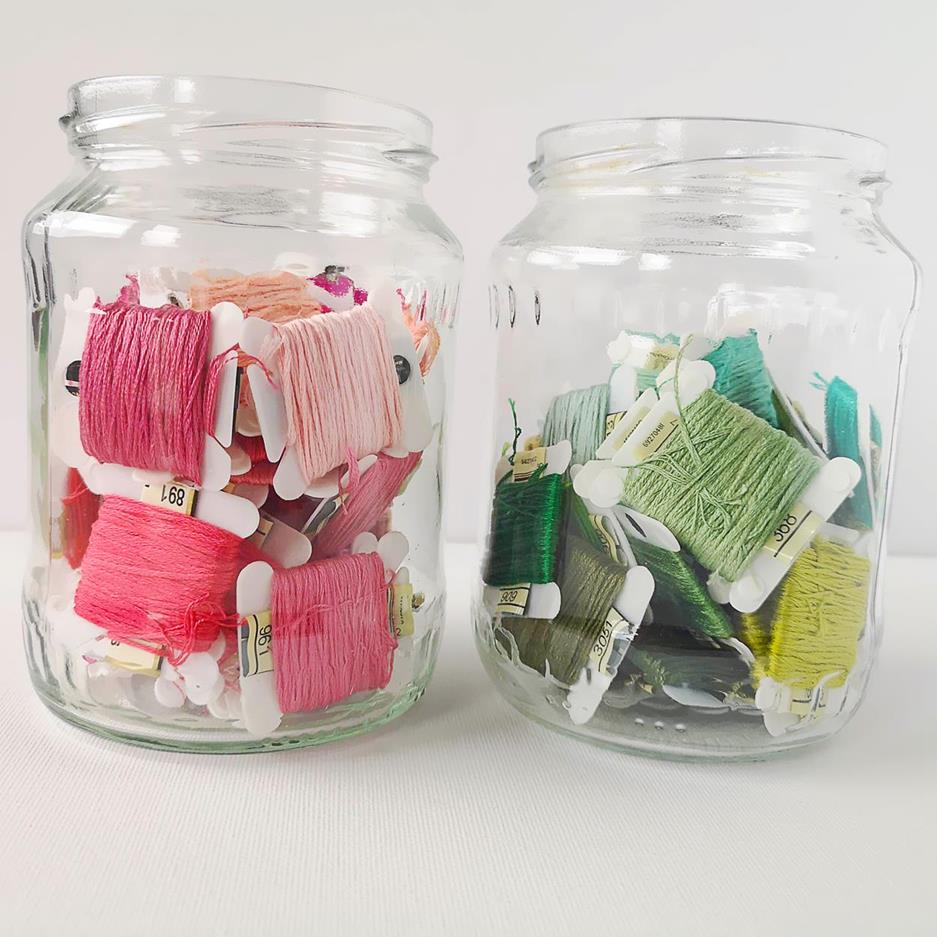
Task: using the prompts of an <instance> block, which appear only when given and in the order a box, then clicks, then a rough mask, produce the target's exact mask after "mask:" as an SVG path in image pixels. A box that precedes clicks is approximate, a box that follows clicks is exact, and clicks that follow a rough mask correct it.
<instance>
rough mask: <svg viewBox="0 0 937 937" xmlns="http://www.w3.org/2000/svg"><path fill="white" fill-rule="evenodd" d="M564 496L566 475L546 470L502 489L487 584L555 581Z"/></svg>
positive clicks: (494, 520)
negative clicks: (564, 477)
mask: <svg viewBox="0 0 937 937" xmlns="http://www.w3.org/2000/svg"><path fill="white" fill-rule="evenodd" d="M564 491H565V484H564V481H563V476H562V475H545V474H543V473H542V469H538V470H537V472H535V473H534V474H533V475H532V476H531V477H530V478H529V479H528V480H527V481H525V482H514V481H510V480H509V479H505V480H503V481H501V482H500V483H499V484H498V486H497V488H496V490H495V497H494V507H493V509H492V516H491V537H490V540H489V544H488V557H487V561H486V564H485V574H484V580H485V582H486V583H488V585H490V586H511V585H515V584H517V583H522V582H530V583H545V582H553V579H554V575H555V572H556V552H557V547H558V545H559V532H560V524H561V523H562V520H563V504H564V498H563V494H564Z"/></svg>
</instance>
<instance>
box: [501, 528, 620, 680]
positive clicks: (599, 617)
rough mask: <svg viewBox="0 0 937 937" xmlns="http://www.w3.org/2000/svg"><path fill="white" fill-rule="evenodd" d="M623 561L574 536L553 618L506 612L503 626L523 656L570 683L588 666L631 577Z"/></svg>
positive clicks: (543, 670)
mask: <svg viewBox="0 0 937 937" xmlns="http://www.w3.org/2000/svg"><path fill="white" fill-rule="evenodd" d="M626 575H627V570H626V569H625V567H624V566H622V565H621V564H620V563H617V562H615V561H614V560H611V559H609V558H608V557H607V556H605V555H604V554H603V553H601V552H599V551H597V550H594V549H592V548H591V547H589V546H587V545H586V544H585V543H584V542H582V541H581V540H578V538H571V539H570V541H569V543H568V546H567V553H566V557H565V562H564V564H563V577H562V582H561V584H560V594H561V596H562V599H561V604H560V612H559V614H558V615H557V617H556V618H555V619H554V620H553V621H542V620H540V619H536V618H513V617H511V616H508V615H505V616H502V619H501V627H502V629H504V630H505V631H507V632H508V633H509V634H511V636H512V637H513V638H514V643H515V645H516V647H517V653H518V657H519V658H520V660H521V662H522V663H524V664H526V665H527V666H528V667H531V668H532V669H534V670H537V671H539V672H540V673H542V674H546V673H547V671H548V670H549V673H550V674H551V675H552V676H553V677H554V678H555V679H556V680H558V681H559V682H560V683H562V684H564V685H566V686H569V685H571V684H573V683H575V682H576V680H578V679H579V676H580V674H581V672H582V669H583V667H585V666H586V664H588V662H589V655H590V653H591V651H592V648H593V645H594V644H595V641H596V638H598V636H599V634H600V633H601V631H602V629H603V628H604V626H605V619H606V617H607V616H608V613H609V610H610V609H611V608H612V603H613V602H614V600H615V598H616V596H617V595H618V593H619V592H621V590H622V587H623V586H624V583H625V576H626Z"/></svg>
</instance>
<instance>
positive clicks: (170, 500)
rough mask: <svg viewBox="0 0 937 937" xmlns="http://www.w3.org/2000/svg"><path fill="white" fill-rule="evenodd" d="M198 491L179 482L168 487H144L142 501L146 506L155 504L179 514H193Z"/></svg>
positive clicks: (171, 483) (141, 495)
mask: <svg viewBox="0 0 937 937" xmlns="http://www.w3.org/2000/svg"><path fill="white" fill-rule="evenodd" d="M197 497H198V489H197V488H192V487H191V486H190V485H182V484H180V483H179V482H169V483H168V484H166V485H144V486H143V491H142V492H141V494H140V500H141V501H144V502H145V503H146V504H155V505H156V506H157V507H160V508H167V509H168V510H170V511H175V512H176V513H177V514H189V515H191V514H193V513H194V512H195V501H196V498H197Z"/></svg>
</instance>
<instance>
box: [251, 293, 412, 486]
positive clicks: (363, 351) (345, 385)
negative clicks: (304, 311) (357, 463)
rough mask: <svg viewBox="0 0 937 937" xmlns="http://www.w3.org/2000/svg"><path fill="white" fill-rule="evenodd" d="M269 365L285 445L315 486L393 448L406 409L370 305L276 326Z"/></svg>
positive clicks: (378, 320)
mask: <svg viewBox="0 0 937 937" xmlns="http://www.w3.org/2000/svg"><path fill="white" fill-rule="evenodd" d="M261 357H262V358H263V359H264V360H265V361H270V362H272V365H273V368H272V369H273V371H274V373H275V374H276V376H277V379H278V381H279V384H280V387H281V389H282V391H283V401H284V404H285V406H286V422H287V433H286V439H287V445H291V446H295V448H296V453H297V456H298V458H299V463H300V467H301V470H302V472H303V473H304V475H305V478H306V479H307V480H308V481H312V480H313V479H315V478H320V477H321V476H323V475H325V474H326V473H328V472H329V471H331V470H332V469H333V468H336V467H337V466H339V465H342V464H343V463H345V462H346V461H347V459H348V451H349V450H351V452H352V454H353V455H354V456H355V458H360V457H361V456H364V455H368V454H370V453H375V452H380V451H381V450H382V449H385V448H389V447H392V446H394V445H395V444H396V442H397V440H398V439H399V437H400V433H401V405H400V392H399V385H398V382H397V373H396V370H395V368H394V361H393V356H392V355H391V350H390V345H389V343H388V340H387V335H386V333H385V330H384V323H383V320H382V319H381V316H380V314H379V313H377V312H375V311H374V310H373V309H371V308H370V307H369V306H360V307H355V308H354V309H350V310H348V311H346V312H332V313H329V314H328V315H322V316H313V317H312V318H308V319H296V320H294V321H292V322H287V323H284V324H281V325H279V326H277V329H276V334H275V336H274V337H273V339H272V347H270V348H266V349H264V353H263V354H262V355H261Z"/></svg>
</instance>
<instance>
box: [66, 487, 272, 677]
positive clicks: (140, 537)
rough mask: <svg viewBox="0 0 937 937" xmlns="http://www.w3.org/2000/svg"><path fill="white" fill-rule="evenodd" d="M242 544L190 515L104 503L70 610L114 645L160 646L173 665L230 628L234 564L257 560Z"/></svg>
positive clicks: (114, 500)
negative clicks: (119, 643)
mask: <svg viewBox="0 0 937 937" xmlns="http://www.w3.org/2000/svg"><path fill="white" fill-rule="evenodd" d="M245 543H246V541H242V540H241V538H240V537H236V536H235V535H234V534H231V533H228V531H226V530H221V529H220V528H218V527H214V526H213V525H212V524H206V523H205V522H204V521H200V520H198V519H197V518H194V517H187V516H185V515H181V514H176V513H174V512H173V511H167V510H166V509H165V508H160V507H154V506H152V505H149V504H144V503H143V502H140V501H134V500H133V499H130V498H121V497H116V496H113V497H105V498H103V499H102V501H101V507H100V511H99V514H98V519H97V521H96V522H95V524H94V527H93V528H92V530H91V538H90V540H89V543H88V549H87V551H86V552H85V556H84V562H83V563H82V568H81V580H80V582H79V584H78V589H77V591H76V592H75V611H76V612H77V613H78V614H79V615H81V617H82V618H84V619H86V620H87V621H90V622H92V623H93V624H95V625H98V626H99V627H101V628H103V629H104V630H105V631H107V633H108V635H109V636H110V637H111V638H112V639H114V640H117V641H120V642H121V643H124V644H131V645H133V646H135V647H143V648H146V649H147V650H152V648H153V646H161V647H164V648H165V649H166V657H167V659H168V660H169V662H170V663H171V664H177V663H181V662H182V661H184V660H185V659H186V658H187V657H188V656H189V654H191V653H192V652H193V651H203V650H207V648H208V647H209V646H210V645H211V644H212V642H213V641H214V640H215V639H216V638H217V637H218V634H219V632H220V630H221V629H222V628H234V627H235V626H236V625H237V616H236V615H233V614H231V612H232V611H233V602H232V596H231V591H232V588H233V586H234V582H235V580H236V578H237V574H238V571H239V569H240V567H241V565H243V563H245V562H250V561H251V560H253V559H256V558H257V557H256V554H255V553H253V552H250V551H248V553H247V554H244V553H242V550H243V548H244V544H245ZM248 546H250V545H249V544H248Z"/></svg>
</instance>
